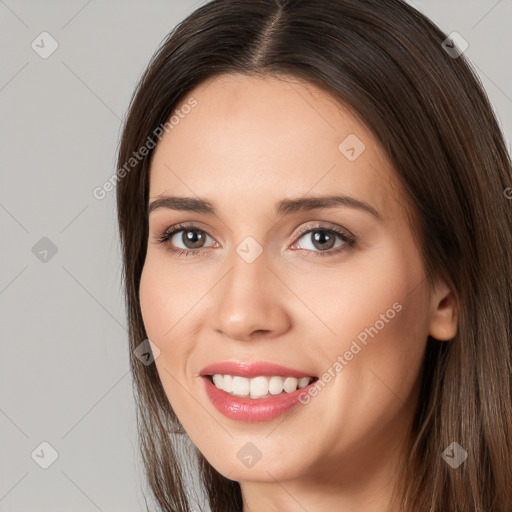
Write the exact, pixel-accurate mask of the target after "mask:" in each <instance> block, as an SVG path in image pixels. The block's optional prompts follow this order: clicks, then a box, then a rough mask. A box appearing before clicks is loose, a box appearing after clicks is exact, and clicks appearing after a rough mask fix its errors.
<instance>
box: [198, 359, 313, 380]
mask: <svg viewBox="0 0 512 512" xmlns="http://www.w3.org/2000/svg"><path fill="white" fill-rule="evenodd" d="M216 373H219V374H221V375H226V374H227V375H239V376H240V377H247V378H248V379H250V378H252V377H259V376H260V375H262V376H265V377H271V376H272V375H277V376H280V377H295V378H297V379H300V378H302V377H312V375H310V374H308V373H305V372H301V371H300V370H295V369H293V368H287V367H286V366H281V365H279V364H274V363H267V362H265V361H258V362H256V363H244V362H235V361H223V362H220V363H214V364H210V365H208V366H207V367H206V368H203V369H202V370H201V371H200V372H199V374H200V375H214V374H216Z"/></svg>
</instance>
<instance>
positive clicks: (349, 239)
mask: <svg viewBox="0 0 512 512" xmlns="http://www.w3.org/2000/svg"><path fill="white" fill-rule="evenodd" d="M180 231H199V232H201V233H205V234H208V233H206V232H205V231H204V230H202V229H200V228H199V227H197V226H196V225H194V224H191V223H187V222H184V223H181V224H177V225H176V226H173V227H171V228H169V229H167V230H165V231H164V232H163V233H162V234H160V235H156V236H155V240H156V242H157V243H159V244H162V245H165V246H167V249H168V250H169V251H171V252H172V253H175V254H177V255H178V256H199V255H200V254H201V252H202V251H204V250H206V249H204V248H203V249H176V248H173V247H171V245H170V244H169V243H168V241H169V239H170V238H172V237H173V236H174V235H175V234H176V233H179V232H180ZM315 231H326V232H328V233H333V234H335V235H338V236H339V238H341V240H342V241H343V242H344V245H342V246H341V247H338V248H337V249H330V250H328V251H312V250H309V249H299V250H304V251H307V252H309V253H311V252H312V253H313V254H312V255H310V257H313V258H315V257H327V256H334V255H337V254H339V253H340V252H343V251H346V250H347V247H348V248H351V247H354V246H355V244H356V241H357V239H356V237H355V236H354V235H352V234H350V235H349V234H348V233H347V232H345V231H342V230H340V229H336V228H333V227H327V226H324V225H317V226H313V227H305V228H302V229H300V230H299V232H298V233H297V235H296V237H297V239H298V238H301V237H302V236H303V235H305V234H307V233H311V232H315ZM208 236H209V235H208ZM210 238H211V237H210Z"/></svg>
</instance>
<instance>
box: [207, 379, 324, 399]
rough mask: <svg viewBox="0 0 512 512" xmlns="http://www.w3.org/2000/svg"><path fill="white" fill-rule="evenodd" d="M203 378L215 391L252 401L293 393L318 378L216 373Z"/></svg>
mask: <svg viewBox="0 0 512 512" xmlns="http://www.w3.org/2000/svg"><path fill="white" fill-rule="evenodd" d="M204 378H206V379H208V380H209V381H210V382H211V383H212V384H213V385H214V386H215V387H216V388H217V389H220V390H221V391H224V392H225V393H227V394H229V395H231V396H236V397H244V398H253V399H262V398H270V397H272V396H277V395H283V394H289V393H293V392H295V391H297V390H298V389H302V388H305V387H306V386H308V385H309V384H311V383H313V382H316V381H317V380H318V377H302V378H296V377H283V376H280V375H275V376H263V375H261V376H258V377H253V378H248V377H241V376H239V375H229V374H224V375H222V374H218V373H216V374H213V375H205V376H204Z"/></svg>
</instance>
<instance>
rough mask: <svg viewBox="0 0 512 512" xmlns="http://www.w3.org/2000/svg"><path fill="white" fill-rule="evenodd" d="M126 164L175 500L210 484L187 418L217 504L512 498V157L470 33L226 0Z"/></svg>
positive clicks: (136, 135) (160, 440)
mask: <svg viewBox="0 0 512 512" xmlns="http://www.w3.org/2000/svg"><path fill="white" fill-rule="evenodd" d="M459 42H460V40H459ZM118 168H119V171H118V185H117V187H118V188H117V200H118V216H119V228H120V236H121V242H122V247H123V257H124V280H125V286H126V300H127V310H128V316H129V324H130V347H131V354H132V357H131V364H132V370H133V374H134V377H135V390H136V399H137V406H138V409H137V410H138V419H139V431H140V440H141V451H142V455H143V460H144V464H145V469H146V473H147V477H148V482H149V485H150V487H151V491H152V493H153V495H154V496H155V498H156V500H157V502H158V505H159V507H160V509H161V510H169V511H170V510H172V511H179V512H182V511H187V510H191V509H193V507H194V504H193V501H192V499H191V498H190V496H189V492H188V491H187V488H186V483H185V480H184V474H185V470H186V467H185V465H184V464H185V459H184V458H183V456H182V455H181V453H180V452H179V450H180V446H179V444H178V441H179V439H180V438H184V439H185V440H190V441H191V446H193V449H194V454H195V455H197V465H198V468H199V471H200V475H201V479H202V483H203V484H204V489H205V491H206V494H207V497H208V501H209V505H210V507H211V509H212V510H213V511H214V512H221V511H222V512H224V511H226V512H227V511H230V512H232V511H242V510H243V511H244V512H249V511H251V512H261V511H269V510H279V511H286V512H288V511H296V510H307V511H309V512H316V511H343V512H345V511H355V510H365V511H366V512H377V511H379V512H380V511H398V510H403V511H414V512H416V511H432V512H449V511H455V510H457V511H476V510H481V511H484V510H485V511H486V512H491V511H493V512H506V511H510V510H512V486H511V485H510V482H511V481H512V463H511V455H512V410H511V403H512V383H511V370H512V358H511V323H512V322H511V318H512V309H511V307H512V306H511V305H512V290H511V274H512V273H511V256H510V254H511V252H510V248H511V247H512V243H511V225H512V223H511V203H510V200H509V199H508V197H509V196H510V194H508V191H510V190H511V189H510V187H511V186H512V178H511V160H510V156H509V154H508V153H507V150H506V147H505V144H504V140H503V135H502V133H501V132H500V128H499V126H498V123H497V121H496V118H495V115H494V113H493V111H492V108H491V106H490V104H489V101H488V99H487V97H486V95H485V93H484V91H483V89H482V86H481V85H480V83H479V81H478V78H477V76H476V74H475V73H474V72H473V70H472V69H471V67H470V65H469V64H468V61H467V60H466V59H465V57H464V55H463V54H462V48H460V46H459V45H458V44H457V41H456V40H455V38H454V39H450V38H448V37H447V35H446V34H444V33H443V32H442V31H440V30H439V28H438V27H436V26H435V25H434V24H433V23H432V22H430V21H429V20H428V19H427V18H425V17H424V16H423V15H422V14H420V13H419V12H417V11H416V10H415V9H413V8H412V7H410V6H409V5H407V4H406V3H404V2H402V1H401V0H364V1H361V0H336V1H330V0H329V1H328V0H291V1H279V0H215V1H212V2H209V3H207V4H205V5H203V6H202V7H200V8H198V9H197V10H196V11H195V12H193V13H192V14H191V15H190V16H189V17H188V18H187V19H186V20H185V21H183V22H182V23H180V24H179V26H178V27H176V29H174V30H173V31H172V32H171V34H170V35H169V37H168V39H167V40H166V41H165V42H164V44H163V45H162V47H161V48H160V49H159V51H158V52H157V53H156V55H155V56H154V58H153V59H152V61H151V63H150V64H149V66H148V69H147V71H146V72H145V74H144V76H143V77H142V79H141V81H140V83H139V85H138V87H137V90H136V92H135V94H134V97H133V99H132V102H131V106H130V111H129V115H128V118H127V121H126V126H125V128H124V132H123V135H122V140H121V145H120V150H119V159H118ZM149 340H150V341H149ZM141 354H143V355H144V356H145V357H141ZM151 354H152V356H153V357H150V356H151ZM153 361H154V362H153ZM174 434H176V435H174Z"/></svg>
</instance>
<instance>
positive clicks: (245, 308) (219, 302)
mask: <svg viewBox="0 0 512 512" xmlns="http://www.w3.org/2000/svg"><path fill="white" fill-rule="evenodd" d="M232 263H233V264H232V267H231V269H230V270H229V272H228V273H227V275H225V277H224V278H223V279H222V280H221V282H220V283H219V284H218V285H217V286H216V287H215V289H214V290H213V291H214V293H212V299H213V300H214V305H213V308H212V311H211V314H212V317H211V318H212V325H213V327H214V329H215V331H216V332H217V333H222V334H224V335H225V336H226V337H229V338H231V339H233V340H238V341H251V340H255V339H260V338H262V337H263V338H265V339H268V338H274V337H278V336H280V335H282V334H284V333H285V332H286V331H287V330H288V329H289V328H290V325H291V318H290V315H289V312H288V311H287V308H286V303H285V300H286V293H285V291H286V290H285V287H284V285H283V283H282V282H281V281H280V280H279V279H278V278H277V277H276V276H275V274H274V272H273V271H272V270H271V269H270V268H269V267H268V261H267V259H266V257H265V252H263V253H262V254H261V255H260V256H259V257H258V258H257V259H256V260H255V261H253V262H252V263H247V262H246V261H244V259H243V258H241V257H239V256H238V255H237V254H236V253H235V255H234V257H233V260H232Z"/></svg>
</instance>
